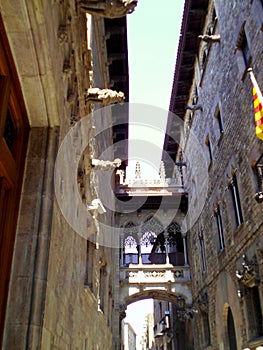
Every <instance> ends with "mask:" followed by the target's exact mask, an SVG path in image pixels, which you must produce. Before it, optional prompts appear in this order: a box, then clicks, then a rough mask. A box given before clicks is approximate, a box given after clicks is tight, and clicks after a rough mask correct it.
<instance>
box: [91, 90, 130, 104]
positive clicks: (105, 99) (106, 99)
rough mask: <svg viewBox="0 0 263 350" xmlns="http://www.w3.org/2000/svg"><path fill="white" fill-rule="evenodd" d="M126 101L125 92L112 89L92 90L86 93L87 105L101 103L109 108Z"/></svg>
mask: <svg viewBox="0 0 263 350" xmlns="http://www.w3.org/2000/svg"><path fill="white" fill-rule="evenodd" d="M124 100H125V96H124V93H123V92H121V91H120V92H117V91H114V90H110V89H99V88H90V89H88V90H87V92H86V93H85V102H86V103H100V104H102V105H103V106H109V105H112V104H115V103H124Z"/></svg>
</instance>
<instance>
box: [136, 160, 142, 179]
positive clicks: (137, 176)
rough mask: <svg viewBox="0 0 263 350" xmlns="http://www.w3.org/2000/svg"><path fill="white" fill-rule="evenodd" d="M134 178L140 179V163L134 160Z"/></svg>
mask: <svg viewBox="0 0 263 350" xmlns="http://www.w3.org/2000/svg"><path fill="white" fill-rule="evenodd" d="M135 179H141V164H140V162H136V166H135Z"/></svg>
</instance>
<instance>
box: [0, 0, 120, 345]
mask: <svg viewBox="0 0 263 350" xmlns="http://www.w3.org/2000/svg"><path fill="white" fill-rule="evenodd" d="M0 9H1V14H2V15H3V20H4V25H5V28H6V32H7V35H8V39H9V41H10V47H11V50H12V54H13V56H14V61H15V63H16V68H17V72H18V76H19V80H20V84H21V88H22V92H23V97H24V100H25V104H26V107H27V112H28V117H29V122H30V127H31V130H30V136H29V146H28V151H27V159H26V165H25V174H24V185H23V189H22V196H21V203H20V214H19V224H18V228H17V237H16V242H15V251H14V259H13V267H12V279H11V283H10V293H9V301H8V309H7V317H6V326H5V334H4V343H3V348H5V349H19V350H20V349H73V348H74V349H89V350H90V349H110V348H113V347H114V348H116V349H117V346H118V336H119V334H117V335H115V337H116V339H115V345H116V346H113V329H114V327H115V326H116V323H117V325H118V322H119V314H118V312H119V310H118V302H116V305H117V306H116V305H115V303H114V299H115V294H114V293H115V289H114V284H116V283H117V282H118V279H117V277H116V276H118V266H117V265H116V258H117V264H118V254H116V250H114V249H111V248H110V244H108V245H102V244H100V242H99V241H96V239H95V238H96V237H99V233H100V232H99V231H100V227H99V225H98V224H96V220H94V218H93V217H92V215H91V213H88V212H87V210H86V208H85V205H87V204H90V201H91V200H92V199H93V198H94V195H95V194H96V191H95V185H94V183H92V182H90V172H89V171H88V172H87V173H85V174H84V176H85V181H84V191H83V190H82V182H81V181H80V179H79V178H78V175H79V172H78V170H80V169H82V165H83V162H82V161H83V159H84V158H85V157H86V158H87V159H88V161H89V160H90V157H91V155H92V154H93V155H94V152H93V151H94V150H93V149H92V147H91V144H92V142H91V139H92V138H93V135H94V125H93V122H94V120H93V119H92V116H91V114H90V113H91V111H92V110H91V106H90V105H87V104H86V103H85V99H84V92H85V91H86V90H87V89H88V88H89V87H90V86H91V84H92V81H91V80H90V78H92V76H93V75H94V76H96V77H98V78H97V81H101V82H102V85H103V87H107V86H108V84H109V81H105V77H106V78H107V77H108V76H109V75H108V72H107V65H106V62H107V57H106V51H105V50H104V49H105V37H104V34H103V20H101V21H98V23H97V27H98V28H99V29H98V30H97V31H96V33H97V34H96V35H94V37H93V39H92V40H93V43H94V42H95V43H96V45H94V58H93V59H96V60H98V62H96V64H95V65H94V67H93V66H92V52H91V50H92V49H91V46H90V44H91V43H87V22H86V15H85V14H84V13H82V12H81V11H80V10H79V7H78V4H77V2H75V1H55V0H54V1H50V2H45V3H42V2H39V1H34V2H30V3H24V2H23V1H19V2H16V6H15V5H12V4H10V3H4V2H1V4H0ZM17 11H18V12H19V14H20V15H19V17H18V16H17ZM14 18H15V21H14ZM88 34H90V27H88ZM88 44H89V46H88ZM103 45H104V49H103V50H101V47H103ZM95 51H96V52H95ZM92 67H93V68H94V69H95V70H96V72H95V71H92ZM105 70H106V72H105ZM86 116H88V117H86ZM85 117H86V120H87V122H86V123H83V127H82V128H79V129H78V130H77V129H74V126H76V125H77V124H78V122H79V121H80V120H81V119H83V120H84V119H85ZM96 121H97V123H98V125H97V126H98V127H99V128H100V127H101V125H100V123H104V125H103V127H107V123H109V124H110V122H111V116H110V115H109V116H108V117H107V118H106V119H105V118H103V116H102V117H101V118H96ZM72 130H73V132H72ZM75 130H77V132H75ZM69 131H71V132H72V133H71V134H70V137H71V138H70V142H71V144H70V146H71V145H72V147H73V148H74V147H75V144H77V145H78V147H76V150H81V153H80V154H77V155H76V157H75V158H70V156H71V153H70V150H69V149H66V151H65V153H64V155H63V156H62V161H64V163H65V168H63V170H64V172H63V173H62V174H60V175H61V178H59V180H58V181H57V182H55V186H54V169H55V165H56V164H57V163H56V157H57V155H59V154H61V153H59V150H60V151H61V146H62V145H63V140H64V137H65V136H66V135H68V132H69ZM111 142H112V135H111V133H110V132H109V133H108V134H107V135H106V139H105V138H103V139H102V140H100V141H98V142H97V145H96V149H97V151H98V155H100V152H101V151H102V150H104V148H105V147H109V146H110V145H111ZM93 144H94V143H93ZM86 146H88V147H86ZM74 149H75V148H74ZM92 152H93V153H92ZM63 157H64V158H63ZM110 160H112V159H110ZM82 170H83V169H82ZM72 177H73V179H75V180H76V181H75V182H76V183H75V184H74V186H69V187H68V188H65V184H66V182H67V181H68V179H71V178H72ZM71 185H72V184H71ZM63 186H64V187H63ZM92 186H93V187H92ZM105 186H106V185H105ZM55 189H56V190H57V192H56V193H55ZM61 193H62V195H61V196H62V197H63V195H64V196H65V198H64V199H65V200H66V201H67V203H68V211H67V212H66V215H65V212H63V213H62V212H61V210H60V209H61V202H59V199H61V198H62V197H61V196H59V197H56V194H57V195H58V194H59V195H60V194H61ZM76 198H77V201H76ZM66 207H67V204H66ZM81 213H82V214H83V213H84V216H81ZM74 215H76V216H77V215H79V216H80V223H81V225H82V229H83V231H82V232H85V234H79V232H76V231H78V230H76V227H74V225H73V227H72V226H71V225H70V224H71V223H72V221H71V218H72V217H74ZM98 219H99V221H102V219H101V218H99V217H98ZM105 220H106V221H107V222H108V223H110V224H109V226H111V222H112V221H113V217H112V214H111V213H110V212H108V213H107V217H106V218H105ZM87 238H88V240H87ZM90 242H91V243H90ZM88 249H89V251H88ZM117 253H118V250H117ZM87 276H89V278H90V280H91V284H87V280H88V279H89V278H87ZM102 301H103V306H102ZM117 330H118V327H117ZM115 331H116V329H115Z"/></svg>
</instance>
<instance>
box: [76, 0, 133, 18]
mask: <svg viewBox="0 0 263 350" xmlns="http://www.w3.org/2000/svg"><path fill="white" fill-rule="evenodd" d="M137 3H138V0H81V1H80V8H81V10H83V11H85V12H88V13H90V14H91V15H94V16H101V17H106V18H118V17H124V16H126V15H127V14H130V13H132V12H133V11H134V10H135V7H136V6H137Z"/></svg>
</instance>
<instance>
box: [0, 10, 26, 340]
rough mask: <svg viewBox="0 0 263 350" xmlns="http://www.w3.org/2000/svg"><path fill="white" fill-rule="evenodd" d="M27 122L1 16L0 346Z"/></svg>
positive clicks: (21, 178) (21, 177)
mask: <svg viewBox="0 0 263 350" xmlns="http://www.w3.org/2000/svg"><path fill="white" fill-rule="evenodd" d="M28 129H29V128H28V121H27V117H26V110H25V106H24V104H23V98H22V93H21V90H20V88H19V82H18V77H17V75H16V73H15V66H14V63H13V59H12V55H11V52H10V49H9V46H8V41H7V37H6V34H5V31H4V26H3V22H2V19H1V17H0V347H1V343H2V338H3V330H4V323H5V315H6V305H7V299H8V290H9V281H10V275H11V266H12V257H13V251H14V243H15V236H16V226H17V217H18V209H19V202H20V192H21V185H22V180H23V167H24V161H25V152H26V147H27V138H28Z"/></svg>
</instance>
